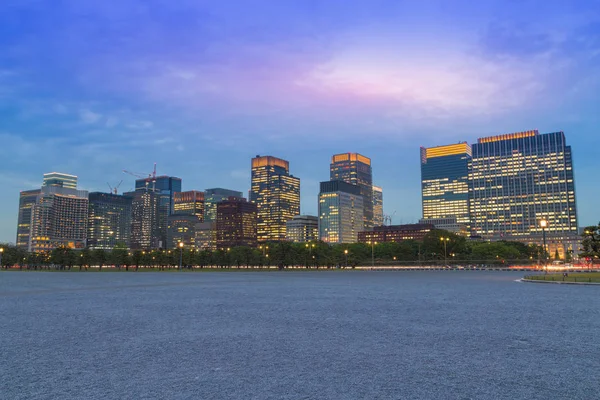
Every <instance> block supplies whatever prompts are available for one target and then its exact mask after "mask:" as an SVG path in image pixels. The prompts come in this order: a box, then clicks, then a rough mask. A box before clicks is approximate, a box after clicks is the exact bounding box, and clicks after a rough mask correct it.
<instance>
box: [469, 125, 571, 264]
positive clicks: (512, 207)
mask: <svg viewBox="0 0 600 400" xmlns="http://www.w3.org/2000/svg"><path fill="white" fill-rule="evenodd" d="M471 164H472V165H471V169H470V183H471V190H472V192H471V200H470V214H471V229H472V231H473V233H474V234H475V235H478V236H482V237H483V238H486V239H492V240H493V239H507V240H509V239H510V240H521V241H525V242H528V241H529V242H535V243H538V244H539V243H541V237H542V233H543V232H542V227H541V226H540V221H541V220H545V221H547V223H548V226H547V228H546V233H547V239H548V248H549V249H548V252H549V253H550V254H552V255H553V254H554V252H555V250H558V251H559V253H560V255H561V257H563V256H564V253H565V250H568V249H571V250H576V247H575V246H576V243H577V240H578V237H577V206H576V201H575V181H574V172H573V160H572V153H571V147H570V146H568V145H567V143H566V139H565V135H564V133H563V132H554V133H547V134H539V132H538V131H535V130H534V131H526V132H517V133H511V134H506V135H501V136H493V137H486V138H481V139H479V140H478V142H477V144H474V145H473V158H472V161H471Z"/></svg>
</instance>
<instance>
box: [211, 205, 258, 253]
mask: <svg viewBox="0 0 600 400" xmlns="http://www.w3.org/2000/svg"><path fill="white" fill-rule="evenodd" d="M256 214H257V206H256V204H254V203H250V202H248V201H246V199H244V198H239V197H230V198H229V199H228V200H224V201H222V202H220V203H219V204H217V247H218V248H221V249H223V248H229V247H236V246H249V247H256V244H257V236H256V232H257V224H256Z"/></svg>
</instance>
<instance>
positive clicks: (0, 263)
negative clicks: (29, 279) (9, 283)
mask: <svg viewBox="0 0 600 400" xmlns="http://www.w3.org/2000/svg"><path fill="white" fill-rule="evenodd" d="M2 253H4V248H3V247H0V269H2Z"/></svg>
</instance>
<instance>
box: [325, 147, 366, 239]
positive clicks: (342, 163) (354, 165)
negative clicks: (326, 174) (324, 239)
mask: <svg viewBox="0 0 600 400" xmlns="http://www.w3.org/2000/svg"><path fill="white" fill-rule="evenodd" d="M330 180H332V181H336V180H337V181H344V182H346V183H350V184H352V185H356V186H358V187H359V188H360V194H361V195H362V196H363V207H364V211H363V215H364V226H365V229H368V228H371V227H372V226H373V171H372V169H371V159H370V158H368V157H365V156H363V155H360V154H358V153H342V154H336V155H334V156H333V157H332V158H331V166H330Z"/></svg>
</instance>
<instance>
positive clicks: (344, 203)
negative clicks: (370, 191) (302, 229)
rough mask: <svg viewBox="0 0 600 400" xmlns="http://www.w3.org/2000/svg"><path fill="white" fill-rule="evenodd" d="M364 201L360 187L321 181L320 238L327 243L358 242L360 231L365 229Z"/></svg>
mask: <svg viewBox="0 0 600 400" xmlns="http://www.w3.org/2000/svg"><path fill="white" fill-rule="evenodd" d="M363 199H364V196H363V195H362V193H361V190H360V188H359V187H358V186H356V185H352V184H350V183H346V182H343V181H327V182H321V190H320V193H319V238H320V239H321V240H322V241H324V242H327V243H356V241H357V239H358V232H360V231H362V230H363V229H364V214H363V212H364V204H363Z"/></svg>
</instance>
